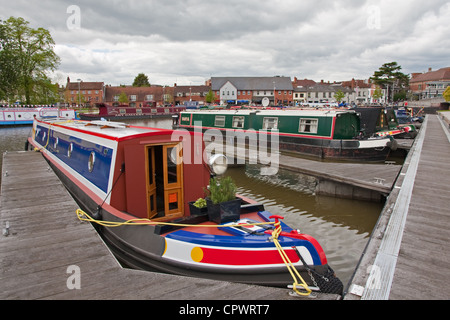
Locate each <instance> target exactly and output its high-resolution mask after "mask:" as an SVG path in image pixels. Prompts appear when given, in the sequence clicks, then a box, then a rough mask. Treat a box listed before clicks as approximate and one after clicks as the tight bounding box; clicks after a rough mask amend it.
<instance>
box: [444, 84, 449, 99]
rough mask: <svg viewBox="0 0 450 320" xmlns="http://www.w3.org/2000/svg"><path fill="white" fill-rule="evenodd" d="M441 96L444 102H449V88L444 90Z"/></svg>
mask: <svg viewBox="0 0 450 320" xmlns="http://www.w3.org/2000/svg"><path fill="white" fill-rule="evenodd" d="M443 96H444V99H445V101H447V102H450V86H448V87H447V89H445V91H444V93H443Z"/></svg>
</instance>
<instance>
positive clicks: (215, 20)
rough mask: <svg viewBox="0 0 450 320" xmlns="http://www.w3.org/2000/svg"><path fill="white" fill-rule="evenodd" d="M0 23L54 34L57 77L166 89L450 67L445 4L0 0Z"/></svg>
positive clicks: (449, 17)
mask: <svg viewBox="0 0 450 320" xmlns="http://www.w3.org/2000/svg"><path fill="white" fill-rule="evenodd" d="M0 8H1V10H0V19H1V20H6V19H7V18H9V17H10V16H14V17H23V18H24V19H25V20H27V21H29V22H30V26H31V27H33V28H38V27H43V28H46V29H48V30H49V31H50V33H51V35H52V36H53V39H54V40H55V42H56V46H55V52H56V53H57V54H58V55H59V57H60V58H61V65H60V66H59V69H58V71H57V72H56V73H55V74H53V75H52V78H53V79H54V81H57V82H59V83H61V84H63V83H65V80H66V78H67V76H70V78H71V79H72V81H76V79H82V80H83V81H100V82H105V83H106V84H111V85H119V84H131V83H132V82H133V80H134V77H135V76H136V75H137V74H139V73H141V72H142V73H145V74H146V75H147V76H148V77H149V80H150V82H151V83H154V84H161V85H173V84H174V83H175V82H176V83H178V84H179V85H183V84H184V85H189V84H203V83H204V82H205V80H207V79H209V78H210V77H212V76H213V77H214V76H216V77H218V76H275V75H283V76H290V77H292V78H294V77H297V78H308V79H313V80H316V81H320V80H325V81H341V80H350V79H351V78H357V79H367V78H369V77H370V76H371V75H373V72H374V71H375V70H377V69H378V68H379V67H380V66H381V65H382V64H383V63H386V62H392V61H397V62H398V63H399V64H400V65H401V66H402V68H403V69H402V71H403V72H404V73H412V72H424V71H427V70H428V68H433V69H434V70H435V69H439V68H442V67H450V24H449V21H450V1H445V0H428V1H419V0H396V1H388V0H365V1H364V0H336V1H329V0H328V1H325V0H222V1H218V0H157V1H156V0H97V1H91V0H68V1H67V0H39V1H35V0H14V1H11V0H0Z"/></svg>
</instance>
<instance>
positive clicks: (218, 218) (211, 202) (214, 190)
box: [206, 177, 241, 224]
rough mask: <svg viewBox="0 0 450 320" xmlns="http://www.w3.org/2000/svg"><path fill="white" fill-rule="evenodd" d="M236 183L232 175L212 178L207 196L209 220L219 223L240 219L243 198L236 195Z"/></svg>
mask: <svg viewBox="0 0 450 320" xmlns="http://www.w3.org/2000/svg"><path fill="white" fill-rule="evenodd" d="M236 189H237V188H236V185H235V183H234V181H233V179H231V177H224V178H221V179H218V178H212V179H211V180H210V183H209V197H208V198H206V203H207V207H208V216H209V220H210V221H213V222H216V223H218V224H220V223H224V222H229V221H233V220H238V219H239V216H240V211H241V199H240V198H237V197H236Z"/></svg>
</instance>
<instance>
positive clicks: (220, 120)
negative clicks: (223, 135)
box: [214, 116, 225, 127]
mask: <svg viewBox="0 0 450 320" xmlns="http://www.w3.org/2000/svg"><path fill="white" fill-rule="evenodd" d="M214 125H215V126H216V127H225V116H216V119H215V122H214Z"/></svg>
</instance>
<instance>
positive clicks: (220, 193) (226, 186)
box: [209, 177, 237, 204]
mask: <svg viewBox="0 0 450 320" xmlns="http://www.w3.org/2000/svg"><path fill="white" fill-rule="evenodd" d="M236 190H237V188H236V185H235V183H234V181H233V179H231V177H225V178H221V179H220V180H219V179H217V178H212V179H211V180H210V183H209V193H210V196H209V197H210V199H211V201H212V202H213V203H214V204H219V203H222V202H227V201H231V200H234V199H236Z"/></svg>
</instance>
